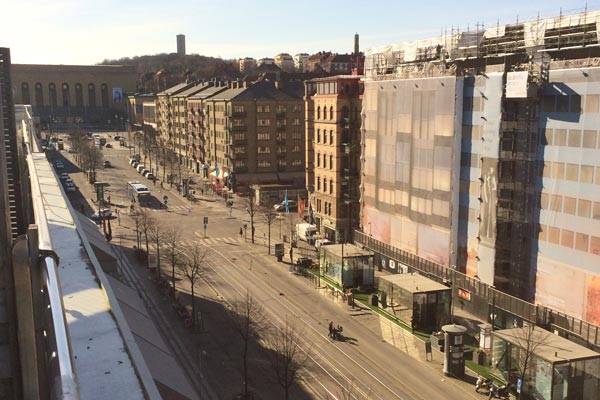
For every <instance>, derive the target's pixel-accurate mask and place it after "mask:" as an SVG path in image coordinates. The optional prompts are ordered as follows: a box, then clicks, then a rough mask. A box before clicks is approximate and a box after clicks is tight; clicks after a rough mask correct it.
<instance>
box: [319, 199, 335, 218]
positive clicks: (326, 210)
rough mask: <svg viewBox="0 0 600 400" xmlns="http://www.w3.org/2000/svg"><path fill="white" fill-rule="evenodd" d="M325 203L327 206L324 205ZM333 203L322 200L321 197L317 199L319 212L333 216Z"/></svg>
mask: <svg viewBox="0 0 600 400" xmlns="http://www.w3.org/2000/svg"><path fill="white" fill-rule="evenodd" d="M323 205H325V207H323ZM331 209H332V203H330V202H328V201H322V200H321V199H317V212H318V213H321V214H324V215H329V216H331Z"/></svg>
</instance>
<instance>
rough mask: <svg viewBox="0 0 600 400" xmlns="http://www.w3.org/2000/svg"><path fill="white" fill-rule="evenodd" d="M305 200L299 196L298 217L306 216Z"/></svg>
mask: <svg viewBox="0 0 600 400" xmlns="http://www.w3.org/2000/svg"><path fill="white" fill-rule="evenodd" d="M304 208H305V206H304V200H302V197H300V196H298V219H300V220H301V219H303V218H304Z"/></svg>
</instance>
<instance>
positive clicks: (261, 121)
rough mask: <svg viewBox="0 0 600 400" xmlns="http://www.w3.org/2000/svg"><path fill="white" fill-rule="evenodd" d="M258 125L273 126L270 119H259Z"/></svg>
mask: <svg viewBox="0 0 600 400" xmlns="http://www.w3.org/2000/svg"><path fill="white" fill-rule="evenodd" d="M258 126H271V120H270V119H259V120H258Z"/></svg>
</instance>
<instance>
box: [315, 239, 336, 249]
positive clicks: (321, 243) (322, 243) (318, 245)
mask: <svg viewBox="0 0 600 400" xmlns="http://www.w3.org/2000/svg"><path fill="white" fill-rule="evenodd" d="M330 244H333V242H332V241H331V240H328V239H317V240H315V250H317V251H319V249H320V248H321V246H327V245H330Z"/></svg>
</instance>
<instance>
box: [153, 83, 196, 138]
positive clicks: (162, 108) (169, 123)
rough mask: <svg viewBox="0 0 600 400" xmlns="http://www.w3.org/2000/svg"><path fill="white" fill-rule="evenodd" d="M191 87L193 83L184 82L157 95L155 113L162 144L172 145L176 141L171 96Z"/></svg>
mask: <svg viewBox="0 0 600 400" xmlns="http://www.w3.org/2000/svg"><path fill="white" fill-rule="evenodd" d="M193 86H194V83H189V82H184V83H180V84H178V85H175V86H173V87H170V88H168V89H165V90H163V91H162V92H159V93H157V95H156V112H157V125H158V134H159V138H160V140H162V141H164V143H167V142H169V141H170V142H171V143H173V142H174V141H176V140H177V138H176V136H175V135H176V132H177V130H176V129H175V128H174V126H173V125H174V123H175V114H174V111H173V98H172V96H174V95H176V94H177V93H180V92H183V91H184V90H187V89H189V88H191V87H193Z"/></svg>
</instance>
